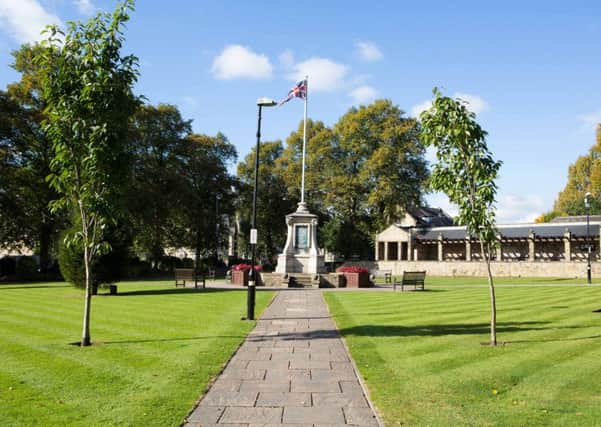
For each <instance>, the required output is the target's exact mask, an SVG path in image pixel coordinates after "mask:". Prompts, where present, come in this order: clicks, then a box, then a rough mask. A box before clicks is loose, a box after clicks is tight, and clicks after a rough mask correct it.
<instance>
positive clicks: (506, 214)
mask: <svg viewBox="0 0 601 427" xmlns="http://www.w3.org/2000/svg"><path fill="white" fill-rule="evenodd" d="M426 200H427V201H428V204H429V205H430V206H432V207H435V208H441V209H442V210H444V211H445V212H447V213H448V214H449V215H451V216H456V215H457V214H458V213H459V209H458V208H457V205H455V204H453V203H451V202H449V198H448V197H447V196H446V195H445V194H444V193H432V194H429V195H428V196H426ZM545 210H546V207H545V203H544V201H543V199H542V197H540V196H537V195H531V194H530V195H525V196H521V195H517V194H507V195H505V196H502V197H501V198H500V199H499V201H498V202H497V223H499V224H518V223H529V222H534V219H535V218H536V217H537V216H539V215H540V214H541V213H543V212H545Z"/></svg>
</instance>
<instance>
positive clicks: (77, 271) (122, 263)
mask: <svg viewBox="0 0 601 427" xmlns="http://www.w3.org/2000/svg"><path fill="white" fill-rule="evenodd" d="M77 231H79V230H77ZM119 236H120V235H119V233H117V232H114V231H113V232H111V233H110V234H109V237H108V238H109V242H110V244H111V247H112V250H111V252H109V253H108V254H106V255H103V256H101V257H98V258H96V259H95V260H94V263H93V264H92V266H91V268H92V279H91V280H92V284H93V285H96V286H97V285H102V284H106V283H114V282H117V281H119V280H120V279H121V278H122V277H123V276H125V273H126V271H127V264H128V262H127V261H128V258H129V248H128V245H127V243H126V241H124V240H123V239H120V238H119ZM60 242H61V243H60V246H59V251H58V263H59V267H60V271H61V274H62V275H63V277H64V278H65V280H66V281H67V282H70V283H72V284H73V285H74V286H75V287H78V288H84V287H85V280H86V273H85V267H84V263H83V249H82V248H79V247H77V246H75V245H72V246H67V245H65V244H64V239H63V238H62V237H61V240H60Z"/></svg>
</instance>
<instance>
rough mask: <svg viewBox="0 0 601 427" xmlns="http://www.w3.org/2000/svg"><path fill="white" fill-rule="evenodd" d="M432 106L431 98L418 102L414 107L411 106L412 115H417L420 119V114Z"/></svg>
mask: <svg viewBox="0 0 601 427" xmlns="http://www.w3.org/2000/svg"><path fill="white" fill-rule="evenodd" d="M431 106H432V101H430V100H426V101H424V102H420V103H419V104H416V105H414V106H413V107H411V116H412V117H415V118H416V119H419V115H420V114H421V113H422V111H426V110H427V109H428V108H430V107H431Z"/></svg>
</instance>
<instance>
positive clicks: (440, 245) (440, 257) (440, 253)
mask: <svg viewBox="0 0 601 427" xmlns="http://www.w3.org/2000/svg"><path fill="white" fill-rule="evenodd" d="M442 251H443V248H442V234H439V235H438V261H442V260H443V259H444V254H443V252H442Z"/></svg>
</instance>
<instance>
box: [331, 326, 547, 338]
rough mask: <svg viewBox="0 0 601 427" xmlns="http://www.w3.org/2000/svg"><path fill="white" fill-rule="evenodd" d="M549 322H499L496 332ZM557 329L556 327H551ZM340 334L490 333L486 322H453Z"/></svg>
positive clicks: (359, 329) (361, 328)
mask: <svg viewBox="0 0 601 427" xmlns="http://www.w3.org/2000/svg"><path fill="white" fill-rule="evenodd" d="M548 323H549V322H499V323H497V333H509V332H514V333H515V332H525V331H533V330H544V329H548V328H546V327H544V325H546V324H548ZM553 329H557V328H553ZM340 333H341V334H342V335H345V336H346V335H357V336H370V337H408V336H432V337H435V336H445V335H481V334H488V333H490V324H488V323H465V324H463V323H454V324H434V325H412V326H402V325H361V326H353V327H350V328H342V329H340Z"/></svg>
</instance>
